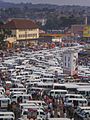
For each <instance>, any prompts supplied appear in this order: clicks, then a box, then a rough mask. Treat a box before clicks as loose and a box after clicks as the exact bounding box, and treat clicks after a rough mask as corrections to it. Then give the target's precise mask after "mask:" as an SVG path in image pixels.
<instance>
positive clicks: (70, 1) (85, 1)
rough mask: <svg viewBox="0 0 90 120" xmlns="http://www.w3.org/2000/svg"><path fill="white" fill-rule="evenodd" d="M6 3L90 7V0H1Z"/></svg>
mask: <svg viewBox="0 0 90 120" xmlns="http://www.w3.org/2000/svg"><path fill="white" fill-rule="evenodd" d="M3 1H8V2H14V3H18V2H32V3H50V4H58V5H85V6H90V0H3Z"/></svg>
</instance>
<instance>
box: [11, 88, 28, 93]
mask: <svg viewBox="0 0 90 120" xmlns="http://www.w3.org/2000/svg"><path fill="white" fill-rule="evenodd" d="M17 91H19V92H24V93H27V89H26V88H10V93H13V92H17Z"/></svg>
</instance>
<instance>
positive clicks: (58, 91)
mask: <svg viewBox="0 0 90 120" xmlns="http://www.w3.org/2000/svg"><path fill="white" fill-rule="evenodd" d="M52 91H55V92H68V91H67V90H51V92H52Z"/></svg>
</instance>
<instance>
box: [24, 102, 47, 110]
mask: <svg viewBox="0 0 90 120" xmlns="http://www.w3.org/2000/svg"><path fill="white" fill-rule="evenodd" d="M26 103H34V104H36V105H39V106H42V107H44V108H45V109H47V108H48V105H47V104H46V103H45V102H44V101H41V100H40V101H39V100H30V101H26Z"/></svg>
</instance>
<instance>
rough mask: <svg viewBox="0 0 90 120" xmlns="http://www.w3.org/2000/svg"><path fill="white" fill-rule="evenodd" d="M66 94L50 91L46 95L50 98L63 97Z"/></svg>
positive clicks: (59, 91) (64, 91) (65, 92)
mask: <svg viewBox="0 0 90 120" xmlns="http://www.w3.org/2000/svg"><path fill="white" fill-rule="evenodd" d="M67 93H68V91H67V90H51V91H50V92H49V93H48V95H49V96H51V97H53V98H54V97H55V98H57V97H63V98H64V97H65V95H66V94H67Z"/></svg>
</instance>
